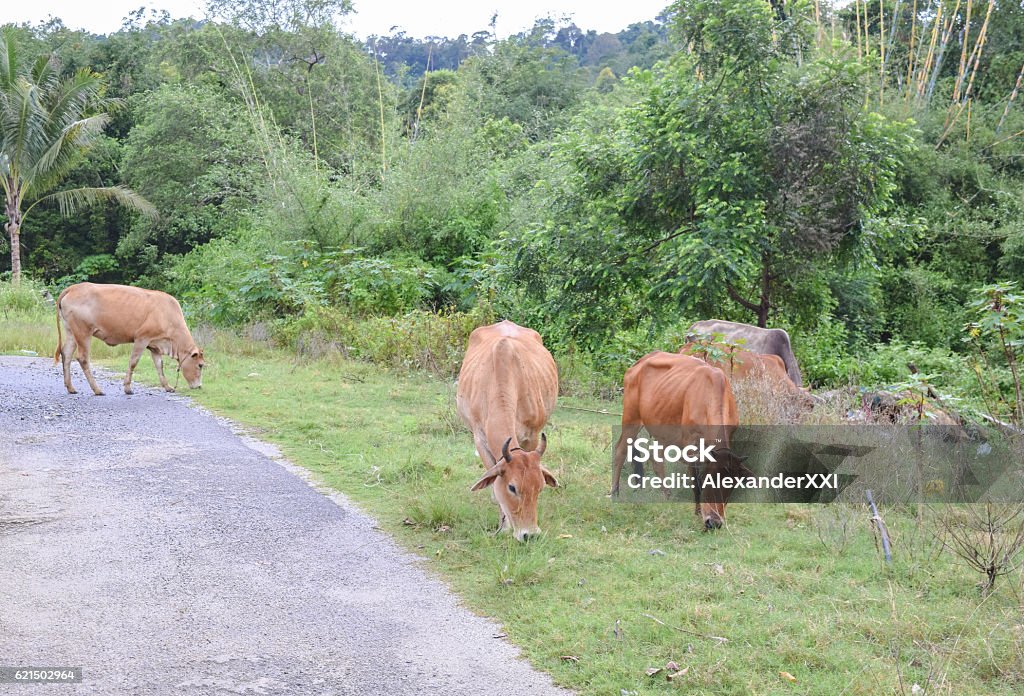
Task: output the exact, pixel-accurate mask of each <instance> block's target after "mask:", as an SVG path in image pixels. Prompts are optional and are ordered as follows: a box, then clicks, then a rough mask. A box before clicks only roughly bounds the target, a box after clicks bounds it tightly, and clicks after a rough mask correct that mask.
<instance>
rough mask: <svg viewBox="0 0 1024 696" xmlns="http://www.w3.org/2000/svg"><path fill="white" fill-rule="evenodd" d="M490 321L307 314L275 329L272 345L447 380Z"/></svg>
mask: <svg viewBox="0 0 1024 696" xmlns="http://www.w3.org/2000/svg"><path fill="white" fill-rule="evenodd" d="M492 321H494V317H493V316H490V315H489V314H488V310H486V309H484V308H478V309H475V310H473V311H472V312H455V311H442V312H432V311H424V310H414V311H411V312H407V313H405V314H402V315H400V316H392V317H358V316H355V315H353V314H351V313H349V312H346V311H345V310H342V309H338V308H327V307H318V308H313V309H311V310H309V311H307V312H306V313H305V314H303V315H302V316H301V317H298V318H296V319H292V320H287V321H283V322H281V323H279V324H278V325H277V327H276V331H275V340H276V341H277V342H278V343H280V344H283V345H286V346H289V347H291V348H292V349H294V350H295V351H296V353H298V354H299V355H300V356H304V357H308V358H314V359H315V358H319V357H322V356H323V355H324V354H328V353H331V352H336V353H339V354H341V355H343V356H345V357H348V358H355V359H357V360H365V361H367V362H373V363H377V364H380V365H384V366H387V367H392V368H400V369H411V370H422V371H426V372H430V373H432V374H434V375H438V376H441V377H444V378H453V377H454V376H455V375H457V374H458V372H459V367H460V366H461V365H462V357H463V355H464V354H465V351H466V344H467V343H468V341H469V334H470V333H472V331H473V329H475V328H476V327H478V326H482V325H484V324H489V323H491V322H492Z"/></svg>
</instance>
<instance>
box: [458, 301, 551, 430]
mask: <svg viewBox="0 0 1024 696" xmlns="http://www.w3.org/2000/svg"><path fill="white" fill-rule="evenodd" d="M557 398H558V368H557V367H556V365H555V361H554V358H552V357H551V353H550V352H548V350H547V348H545V347H544V343H543V340H542V339H541V336H540V334H539V333H537V332H536V331H534V330H532V329H528V328H525V327H522V326H519V325H517V324H515V323H513V322H510V321H502V322H498V323H497V324H491V325H490V326H481V327H479V328H477V329H475V330H474V331H473V333H472V334H471V335H470V338H469V345H468V347H467V349H466V356H465V358H464V359H463V362H462V369H461V370H460V371H459V383H458V389H457V392H456V404H457V407H458V412H459V415H460V417H461V418H462V420H463V421H464V422H465V423H466V425H467V426H468V427H470V428H471V429H473V428H475V427H477V426H479V425H481V424H482V423H483V422H485V421H489V420H491V419H493V418H495V417H496V416H498V417H502V418H506V419H509V420H512V421H514V426H515V429H516V430H517V431H518V430H521V429H522V428H521V427H520V426H522V425H526V426H527V430H533V429H534V428H536V429H539V428H541V427H543V425H544V423H545V422H547V419H548V417H549V416H550V415H551V411H552V410H554V407H555V402H556V400H557ZM496 412H497V413H496ZM509 434H512V433H509Z"/></svg>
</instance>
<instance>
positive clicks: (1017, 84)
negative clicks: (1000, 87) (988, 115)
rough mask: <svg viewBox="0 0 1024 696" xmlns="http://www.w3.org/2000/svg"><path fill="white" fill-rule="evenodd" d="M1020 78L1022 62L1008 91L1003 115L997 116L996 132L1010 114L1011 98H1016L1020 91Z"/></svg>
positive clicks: (1022, 74)
mask: <svg viewBox="0 0 1024 696" xmlns="http://www.w3.org/2000/svg"><path fill="white" fill-rule="evenodd" d="M1022 78H1024V63H1022V64H1021V66H1020V72H1019V73H1017V81H1016V82H1015V83H1014V85H1013V91H1012V92H1010V99H1009V101H1007V102H1006V108H1005V109H1003V115H1002V116H1000V117H999V123H998V124H996V133H997V134H998V133H999V131H1000V130H1001V129H1002V127H1003V121H1005V120H1006V117H1007V116H1008V115H1009V114H1010V107H1011V106H1012V105H1013V100H1014V99H1016V98H1017V93H1018V92H1020V81H1021V79H1022Z"/></svg>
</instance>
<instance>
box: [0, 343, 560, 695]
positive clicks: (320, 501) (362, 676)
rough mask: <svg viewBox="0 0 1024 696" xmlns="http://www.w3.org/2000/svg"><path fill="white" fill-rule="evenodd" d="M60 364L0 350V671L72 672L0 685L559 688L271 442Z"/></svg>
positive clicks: (173, 399) (456, 690)
mask: <svg viewBox="0 0 1024 696" xmlns="http://www.w3.org/2000/svg"><path fill="white" fill-rule="evenodd" d="M73 374H74V377H75V380H76V383H78V384H79V386H80V387H81V389H82V390H81V392H80V393H79V394H77V395H75V396H71V395H69V394H67V393H66V392H65V390H64V386H63V383H62V381H61V377H60V371H59V368H57V367H54V366H52V365H51V364H50V362H49V361H48V360H41V359H31V358H15V357H0V666H4V665H7V666H18V665H23V666H41V667H54V666H77V667H81V668H82V669H83V682H82V683H81V684H79V685H75V686H71V685H64V686H38V685H17V686H14V685H11V684H0V693H3V694H23V693H25V694H28V693H47V694H55V693H76V694H80V693H96V694H175V695H179V694H185V695H188V694H323V695H327V694H388V695H392V694H502V695H513V694H524V695H525V694H529V695H531V696H534V695H543V694H554V693H561V694H565V693H566V692H563V691H560V690H558V689H555V688H554V687H553V685H552V683H551V680H550V679H549V678H548V677H547V676H546V675H543V674H541V673H539V672H537V671H535V670H533V669H532V668H531V667H530V666H529V665H528V664H527V663H526V662H525V661H523V660H522V659H521V658H519V656H518V651H517V650H516V648H515V647H514V646H512V645H511V644H509V643H508V642H507V641H506V640H503V639H502V638H500V637H496V636H498V635H499V634H500V633H501V629H500V628H499V626H498V625H497V624H495V623H493V622H491V621H489V620H486V619H483V618H480V617H478V616H475V615H473V614H471V613H470V612H469V611H467V610H466V609H464V608H462V607H461V606H460V605H459V604H458V601H457V599H456V598H455V597H454V596H453V595H452V594H451V593H450V592H449V591H448V590H447V589H446V588H445V587H444V585H443V584H442V583H440V582H439V581H438V580H436V579H434V578H432V577H431V576H429V575H428V574H427V573H426V572H424V571H423V569H422V568H421V567H420V566H419V565H418V561H417V559H416V558H415V557H414V556H412V555H410V554H408V553H406V552H404V551H402V550H400V549H399V548H397V547H396V545H395V544H394V543H393V542H392V541H391V540H390V539H389V538H388V537H387V536H386V535H384V534H383V533H381V532H379V531H377V530H376V529H375V528H374V522H373V520H372V519H371V518H369V517H367V516H366V515H364V514H362V513H360V512H359V511H357V510H355V509H353V507H352V506H351V505H349V504H348V503H346V502H345V500H344V499H343V498H341V497H340V496H338V495H337V494H335V495H328V494H325V493H323V492H320V491H318V490H316V489H314V488H313V487H312V486H311V485H310V484H309V483H307V481H306V480H304V479H303V478H302V477H301V476H300V474H299V473H298V472H297V471H296V470H295V468H294V467H292V466H291V465H288V464H287V463H285V462H281V461H279V459H275V458H274V455H273V452H272V450H264V451H263V452H260V451H257V449H255V448H254V447H253V446H252V443H247V442H245V441H244V440H243V438H241V437H239V436H238V435H236V434H235V433H233V432H232V430H231V429H230V428H229V427H228V426H227V425H225V424H224V423H222V422H220V421H219V420H218V419H216V418H214V417H212V416H210V415H209V414H207V413H205V412H204V411H202V410H199V409H196V408H193V407H191V406H190V405H189V402H188V401H187V400H186V399H184V398H182V397H178V396H171V395H165V394H164V393H163V392H162V391H154V390H152V389H147V388H142V387H138V388H137V389H136V393H135V395H133V396H125V395H124V394H123V393H122V391H121V387H120V384H119V383H117V382H116V381H115V380H111V379H106V378H102V377H101V378H100V381H101V382H102V383H103V385H104V387H105V391H106V392H107V396H103V397H94V396H92V395H91V393H86V392H88V391H89V390H88V388H86V387H85V382H84V379H83V378H82V377H81V373H80V370H78V368H77V365H76V366H75V370H74V373H73ZM97 376H98V377H99V375H97Z"/></svg>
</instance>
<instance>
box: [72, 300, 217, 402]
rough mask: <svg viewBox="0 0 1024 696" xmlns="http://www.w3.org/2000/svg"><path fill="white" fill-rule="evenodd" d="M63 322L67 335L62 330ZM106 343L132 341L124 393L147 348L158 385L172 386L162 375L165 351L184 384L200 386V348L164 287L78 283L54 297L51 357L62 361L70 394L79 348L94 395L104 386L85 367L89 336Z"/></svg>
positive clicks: (130, 391)
mask: <svg viewBox="0 0 1024 696" xmlns="http://www.w3.org/2000/svg"><path fill="white" fill-rule="evenodd" d="M61 324H63V325H64V328H65V329H66V330H67V337H63V336H62V335H61ZM93 336H95V337H96V338H98V339H100V340H101V341H103V342H104V343H106V344H107V345H109V346H119V345H121V344H124V343H131V344H132V353H131V358H130V359H129V361H128V374H126V375H125V376H124V393H125V394H131V393H132V371H133V370H134V369H135V366H136V365H137V364H138V362H139V358H140V357H142V352H143V351H144V350H148V351H149V352H150V354H151V355H152V356H153V364H154V365H156V372H157V375H159V376H160V384H161V386H163V388H164V389H166V390H167V391H174V389H173V387H171V385H170V384H168V383H167V378H166V377H164V367H163V356H165V355H169V356H171V357H172V358H174V359H175V360H177V361H178V367H179V369H180V370H181V373H182V374H183V375H184V376H185V381H186V382H188V386H190V387H192V388H193V389H198V388H199V387H201V386H202V382H203V372H202V370H203V364H204V363H203V351H202V350H200V349H199V348H198V347H196V342H195V341H194V340H192V334H191V333H190V332H189V330H188V326H186V325H185V316H184V315H183V314H182V312H181V305H180V304H178V301H177V300H176V299H174V298H173V297H171V296H170V295H168V294H167V293H165V292H160V291H158V290H143V289H142V288H134V287H130V286H127V285H99V284H96V283H78V284H77V285H72V286H71V287H69V288H67V289H66V290H64V292H62V293H61V294H60V297H58V298H57V352H56V353H55V354H54V356H53V359H54V362H56V361H58V360H60V361H61V363H62V364H63V366H64V386H65V387H67V389H68V393H69V394H76V393H77V392H76V391H75V387H74V386H73V385H72V384H71V359H72V358H73V357H74V356H75V352H76V351H77V352H78V363H79V364H80V365H81V366H82V372H84V373H85V378H86V379H87V380H89V386H90V387H92V390H93V392H94V393H95V394H96V396H103V390H102V389H100V387H99V385H98V384H96V380H95V379H94V378H93V376H92V370H91V369H90V368H89V348H90V342H91V340H92V337H93Z"/></svg>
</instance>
